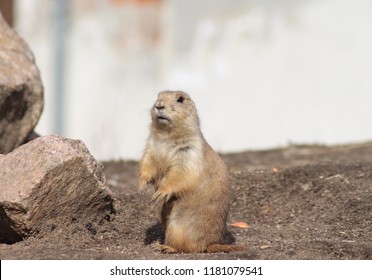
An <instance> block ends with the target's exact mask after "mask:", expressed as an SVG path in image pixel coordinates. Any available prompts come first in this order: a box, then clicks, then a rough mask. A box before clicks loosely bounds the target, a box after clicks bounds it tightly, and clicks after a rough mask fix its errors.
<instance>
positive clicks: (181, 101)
mask: <svg viewBox="0 0 372 280" xmlns="http://www.w3.org/2000/svg"><path fill="white" fill-rule="evenodd" d="M184 100H185V98H184V97H183V96H180V97H178V98H177V102H178V103H183V101H184Z"/></svg>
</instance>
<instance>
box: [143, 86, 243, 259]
mask: <svg viewBox="0 0 372 280" xmlns="http://www.w3.org/2000/svg"><path fill="white" fill-rule="evenodd" d="M151 118H152V125H151V132H150V136H149V138H148V140H147V144H146V147H145V150H144V154H143V157H142V160H141V162H140V178H139V190H140V191H144V190H145V189H146V188H147V187H148V186H149V185H153V186H154V187H155V193H154V195H153V196H152V200H153V201H155V202H156V205H157V207H158V210H159V214H160V221H161V224H162V226H163V229H164V232H165V240H164V244H157V245H156V247H157V248H158V249H160V250H161V251H162V252H166V253H176V252H185V253H192V252H230V251H236V250H239V249H240V247H238V246H236V245H230V244H225V240H224V237H225V234H226V219H227V214H228V210H229V204H230V186H229V173H228V170H227V168H226V166H225V164H224V162H223V161H222V159H221V158H220V157H219V156H218V155H217V153H216V152H215V151H214V150H213V149H212V148H211V147H210V146H209V144H208V143H207V142H206V140H205V139H204V137H203V134H202V132H201V130H200V125H199V118H198V113H197V110H196V107H195V104H194V102H193V101H192V99H191V98H190V96H189V95H187V94H186V93H184V92H182V91H164V92H160V93H159V95H158V100H157V101H156V102H155V104H154V106H153V107H152V110H151Z"/></svg>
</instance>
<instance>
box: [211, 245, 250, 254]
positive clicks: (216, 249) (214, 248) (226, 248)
mask: <svg viewBox="0 0 372 280" xmlns="http://www.w3.org/2000/svg"><path fill="white" fill-rule="evenodd" d="M244 249H245V248H244V247H242V246H239V245H231V244H211V245H208V247H207V250H206V252H207V253H230V252H238V251H243V250H244Z"/></svg>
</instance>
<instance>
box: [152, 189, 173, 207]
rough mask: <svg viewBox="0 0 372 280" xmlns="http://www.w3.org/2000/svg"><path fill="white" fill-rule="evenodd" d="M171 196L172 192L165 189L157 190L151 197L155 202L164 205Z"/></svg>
mask: <svg viewBox="0 0 372 280" xmlns="http://www.w3.org/2000/svg"><path fill="white" fill-rule="evenodd" d="M170 198H171V194H170V193H168V192H165V191H161V190H157V191H156V192H155V193H154V194H153V195H152V197H151V200H150V201H151V202H153V201H154V202H155V203H156V204H157V205H163V204H165V203H167V202H168V201H169V200H170Z"/></svg>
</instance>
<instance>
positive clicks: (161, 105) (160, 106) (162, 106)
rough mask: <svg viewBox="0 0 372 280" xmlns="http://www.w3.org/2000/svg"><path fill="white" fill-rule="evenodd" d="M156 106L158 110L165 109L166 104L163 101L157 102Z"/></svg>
mask: <svg viewBox="0 0 372 280" xmlns="http://www.w3.org/2000/svg"><path fill="white" fill-rule="evenodd" d="M155 108H156V109H158V110H161V109H164V104H163V103H162V102H156V103H155Z"/></svg>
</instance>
